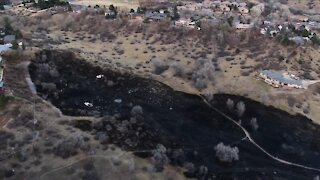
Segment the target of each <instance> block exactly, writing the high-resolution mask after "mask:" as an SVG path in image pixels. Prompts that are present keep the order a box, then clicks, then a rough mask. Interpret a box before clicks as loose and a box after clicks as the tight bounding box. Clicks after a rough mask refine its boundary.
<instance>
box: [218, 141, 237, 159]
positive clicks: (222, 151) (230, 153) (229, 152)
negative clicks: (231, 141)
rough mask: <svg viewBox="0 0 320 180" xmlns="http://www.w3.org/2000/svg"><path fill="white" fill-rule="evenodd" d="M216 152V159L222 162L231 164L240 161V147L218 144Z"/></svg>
mask: <svg viewBox="0 0 320 180" xmlns="http://www.w3.org/2000/svg"><path fill="white" fill-rule="evenodd" d="M214 150H215V151H216V157H217V158H218V159H219V160H220V161H221V162H228V163H231V162H233V161H237V160H239V149H238V147H233V148H232V147H230V146H227V145H224V144H223V143H222V142H221V143H219V144H217V145H216V146H215V147H214Z"/></svg>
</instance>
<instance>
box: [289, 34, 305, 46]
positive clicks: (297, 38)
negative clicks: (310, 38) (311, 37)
mask: <svg viewBox="0 0 320 180" xmlns="http://www.w3.org/2000/svg"><path fill="white" fill-rule="evenodd" d="M289 40H290V41H293V42H294V43H295V44H297V45H303V44H304V43H305V39H304V38H303V37H302V36H294V37H290V38H289Z"/></svg>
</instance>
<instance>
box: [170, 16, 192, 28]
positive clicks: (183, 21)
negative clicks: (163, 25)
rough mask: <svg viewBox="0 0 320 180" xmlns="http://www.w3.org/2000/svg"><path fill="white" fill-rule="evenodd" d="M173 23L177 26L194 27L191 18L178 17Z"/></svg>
mask: <svg viewBox="0 0 320 180" xmlns="http://www.w3.org/2000/svg"><path fill="white" fill-rule="evenodd" d="M174 25H175V26H178V27H187V28H195V27H196V23H195V22H194V21H192V20H191V19H187V18H180V19H179V20H177V21H175V22H174Z"/></svg>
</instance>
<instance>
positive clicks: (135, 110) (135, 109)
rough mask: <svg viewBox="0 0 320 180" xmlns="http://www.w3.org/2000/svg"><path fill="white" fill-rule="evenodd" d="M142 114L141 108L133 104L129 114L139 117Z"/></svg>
mask: <svg viewBox="0 0 320 180" xmlns="http://www.w3.org/2000/svg"><path fill="white" fill-rule="evenodd" d="M142 115H143V109H142V107H141V106H134V107H133V108H132V109H131V116H133V117H139V116H142Z"/></svg>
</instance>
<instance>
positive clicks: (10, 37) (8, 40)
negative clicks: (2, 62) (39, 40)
mask: <svg viewBox="0 0 320 180" xmlns="http://www.w3.org/2000/svg"><path fill="white" fill-rule="evenodd" d="M15 40H16V36H15V35H6V36H4V37H3V42H4V43H5V44H9V43H12V42H14V41H15Z"/></svg>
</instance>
